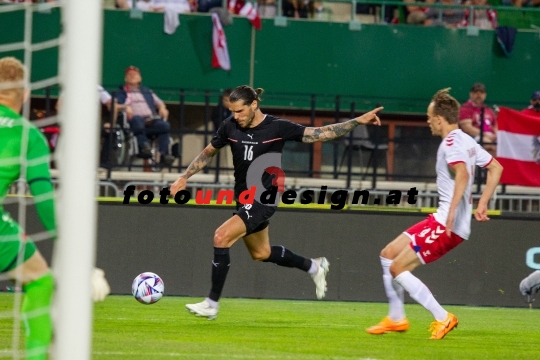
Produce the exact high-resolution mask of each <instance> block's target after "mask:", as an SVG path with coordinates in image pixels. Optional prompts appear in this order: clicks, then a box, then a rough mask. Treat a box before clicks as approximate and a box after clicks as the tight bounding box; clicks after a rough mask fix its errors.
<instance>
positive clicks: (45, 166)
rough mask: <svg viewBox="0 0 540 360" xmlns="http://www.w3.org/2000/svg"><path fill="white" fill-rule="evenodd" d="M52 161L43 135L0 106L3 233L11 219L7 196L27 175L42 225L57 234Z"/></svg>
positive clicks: (0, 189)
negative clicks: (12, 186) (6, 205)
mask: <svg viewBox="0 0 540 360" xmlns="http://www.w3.org/2000/svg"><path fill="white" fill-rule="evenodd" d="M49 160H50V151H49V147H48V145H47V141H46V139H45V137H44V136H43V134H42V133H41V132H40V131H39V130H38V129H37V128H36V127H35V126H34V125H32V124H31V123H30V122H29V121H28V120H26V119H25V118H23V117H22V116H21V115H19V114H17V113H16V112H14V111H13V110H11V109H10V108H8V107H6V106H3V105H0V215H1V218H0V233H2V232H3V230H5V229H4V228H5V227H7V226H8V223H9V222H11V218H10V216H9V215H8V214H7V212H6V211H5V210H4V208H3V207H2V203H3V201H4V198H5V197H6V194H7V192H8V190H9V188H10V187H11V185H13V183H15V182H16V181H17V180H18V179H19V178H24V179H25V180H26V182H27V183H28V185H29V187H30V192H31V193H32V195H33V196H34V199H35V206H36V209H37V213H38V216H39V218H40V220H41V222H42V223H43V226H44V227H45V229H47V230H48V231H50V232H52V233H53V234H54V232H55V230H56V222H55V215H54V197H53V195H54V189H53V186H52V183H51V174H50V171H49Z"/></svg>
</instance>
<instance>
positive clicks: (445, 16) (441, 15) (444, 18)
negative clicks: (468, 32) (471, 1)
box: [425, 0, 465, 27]
mask: <svg viewBox="0 0 540 360" xmlns="http://www.w3.org/2000/svg"><path fill="white" fill-rule="evenodd" d="M438 2H440V3H441V4H444V5H460V4H461V2H459V0H457V1H456V0H439V1H438ZM464 14H465V9H460V8H436V7H431V8H429V9H428V10H427V11H426V18H427V19H426V21H425V25H429V26H445V27H457V26H458V25H459V23H460V22H461V20H463V15H464Z"/></svg>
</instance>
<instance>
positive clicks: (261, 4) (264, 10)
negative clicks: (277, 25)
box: [257, 0, 277, 18]
mask: <svg viewBox="0 0 540 360" xmlns="http://www.w3.org/2000/svg"><path fill="white" fill-rule="evenodd" d="M276 3H277V1H276V0H257V5H258V11H259V15H260V16H261V17H266V18H275V17H276V15H277V5H276Z"/></svg>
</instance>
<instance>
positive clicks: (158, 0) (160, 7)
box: [153, 0, 198, 14]
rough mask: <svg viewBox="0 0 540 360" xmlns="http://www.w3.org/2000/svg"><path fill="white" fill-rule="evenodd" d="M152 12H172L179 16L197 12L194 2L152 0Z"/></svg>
mask: <svg viewBox="0 0 540 360" xmlns="http://www.w3.org/2000/svg"><path fill="white" fill-rule="evenodd" d="M153 2H154V11H160V12H163V11H165V10H172V11H175V12H177V13H179V14H185V13H190V12H194V11H197V6H198V4H197V1H196V0H189V1H188V0H153Z"/></svg>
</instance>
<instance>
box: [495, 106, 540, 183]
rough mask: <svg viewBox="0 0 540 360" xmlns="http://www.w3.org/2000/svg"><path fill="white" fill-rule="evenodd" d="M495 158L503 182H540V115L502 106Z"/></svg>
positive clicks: (498, 120)
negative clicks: (536, 115) (497, 161)
mask: <svg viewBox="0 0 540 360" xmlns="http://www.w3.org/2000/svg"><path fill="white" fill-rule="evenodd" d="M500 109H501V110H500V112H499V116H498V119H497V122H498V128H499V131H498V134H497V160H499V162H500V163H501V165H502V166H504V171H503V174H502V177H501V183H502V184H509V185H524V186H540V117H534V116H531V115H528V114H524V113H522V112H519V111H516V110H512V109H508V108H504V107H501V108H500Z"/></svg>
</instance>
